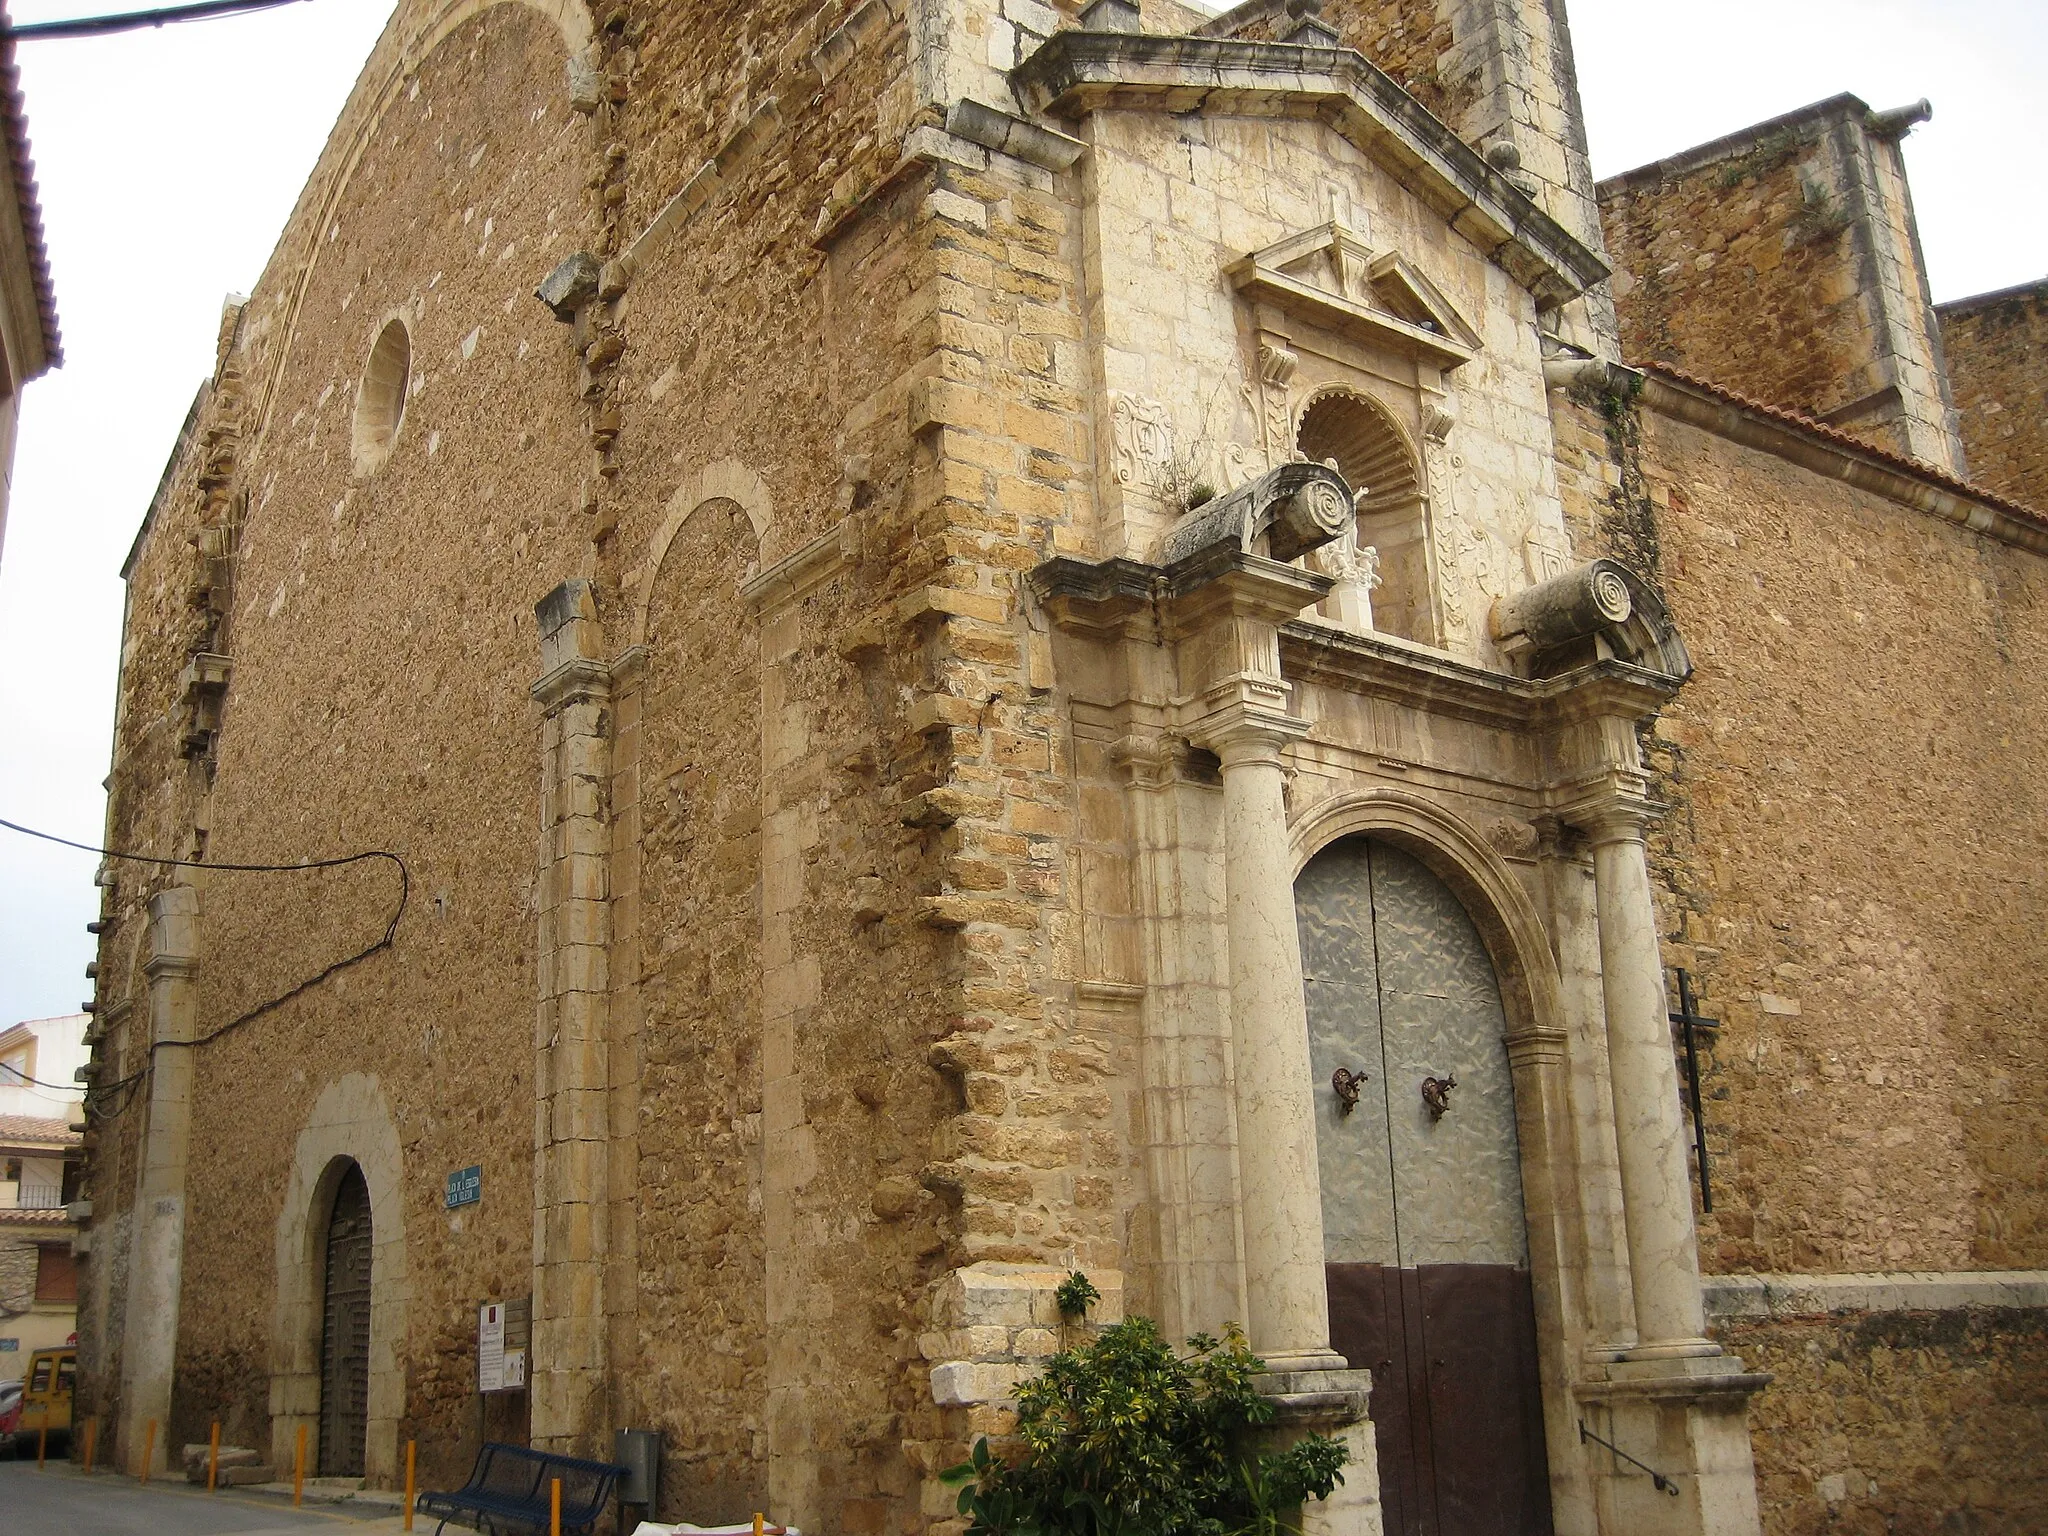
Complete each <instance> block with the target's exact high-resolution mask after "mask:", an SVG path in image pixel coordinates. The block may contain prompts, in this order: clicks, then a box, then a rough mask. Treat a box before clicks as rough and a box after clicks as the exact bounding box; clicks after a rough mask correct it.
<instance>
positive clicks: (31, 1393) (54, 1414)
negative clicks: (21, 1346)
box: [14, 1345, 78, 1450]
mask: <svg viewBox="0 0 2048 1536" xmlns="http://www.w3.org/2000/svg"><path fill="white" fill-rule="evenodd" d="M77 1378H78V1350H77V1349H76V1348H75V1347H72V1346H69V1345H66V1346H64V1347H62V1348H59V1349H39V1350H37V1351H36V1352H35V1353H34V1354H32V1355H30V1356H29V1359H28V1376H27V1378H26V1379H25V1380H24V1382H23V1383H22V1394H21V1406H20V1408H19V1410H18V1414H19V1418H18V1422H17V1423H16V1425H15V1429H14V1434H15V1447H16V1449H17V1450H19V1449H21V1448H22V1447H24V1446H31V1445H33V1444H34V1441H35V1437H36V1433H37V1431H38V1430H48V1431H49V1448H50V1449H52V1450H55V1449H56V1448H58V1447H59V1446H61V1445H64V1444H65V1443H66V1442H67V1441H68V1440H69V1439H70V1436H71V1388H72V1385H73V1383H74V1382H75V1381H76V1380H77Z"/></svg>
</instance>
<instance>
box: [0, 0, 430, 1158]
mask: <svg viewBox="0 0 2048 1536" xmlns="http://www.w3.org/2000/svg"><path fill="white" fill-rule="evenodd" d="M272 3H290V0H272ZM0 827H5V828H6V829H7V830H8V831H10V832H19V833H21V834H22V835H23V836H25V837H36V838H41V839H42V840H43V841H44V842H46V843H56V844H58V845H60V846H62V847H65V848H76V849H77V850H78V851H79V852H81V853H97V854H99V855H101V856H102V857H103V858H109V859H124V860H127V861H128V862H130V863H134V864H154V865H157V866H159V867H161V868H166V869H212V870H219V871H221V872H222V873H224V874H241V875H290V874H299V873H302V872H303V871H305V870H309V869H339V868H341V867H342V866H343V865H347V864H361V863H363V862H365V861H366V860H369V859H389V860H390V861H391V862H392V863H393V864H396V865H397V866H398V906H397V909H396V910H394V911H393V912H392V914H391V921H390V922H389V923H386V924H385V925H384V936H383V937H382V938H380V939H378V940H377V941H376V943H374V944H371V945H369V946H368V947H366V948H364V949H359V950H357V951H356V952H355V953H354V954H352V955H350V956H348V957H347V958H346V959H343V960H337V961H335V962H334V964H332V965H330V966H328V967H327V968H326V969H325V970H323V971H321V972H319V973H318V974H317V975H313V976H309V977H307V978H306V979H305V980H304V981H302V982H300V983H299V984H298V985H297V986H295V987H292V988H290V989H289V990H288V991H284V992H280V993H279V994H278V995H277V996H276V997H273V998H272V999H270V1001H269V1002H267V1003H258V1004H257V1005H256V1006H255V1007H254V1008H251V1009H250V1010H249V1011H248V1012H247V1013H244V1014H242V1015H240V1016H239V1017H237V1018H233V1019H230V1020H228V1022H227V1023H225V1024H223V1025H221V1027H220V1028H219V1029H216V1030H213V1031H211V1032H210V1033H208V1034H204V1035H201V1036H199V1037H198V1038H197V1039H194V1040H152V1041H151V1042H150V1046H149V1051H150V1064H146V1065H144V1066H142V1067H140V1068H138V1069H137V1070H136V1071H134V1072H131V1073H129V1074H128V1075H127V1076H126V1077H123V1078H117V1079H116V1080H115V1081H113V1082H111V1083H106V1084H98V1083H95V1084H93V1085H92V1086H91V1088H90V1090H89V1091H90V1092H92V1093H93V1094H94V1095H95V1096H97V1095H99V1094H106V1093H112V1092H113V1091H114V1090H115V1089H117V1088H128V1087H132V1086H133V1085H134V1084H136V1083H138V1082H140V1081H141V1080H142V1079H143V1078H145V1077H147V1076H148V1075H149V1072H150V1065H152V1064H154V1062H155V1060H156V1051H157V1047H158V1046H163V1045H204V1044H206V1042H207V1041H209V1040H218V1039H219V1038H220V1037H221V1036H222V1035H224V1034H226V1033H227V1032H228V1031H229V1030H231V1029H240V1028H241V1027H242V1026H243V1025H244V1024H247V1023H248V1022H249V1021H250V1020H251V1019H256V1018H261V1017H262V1016H263V1015H264V1014H266V1013H269V1012H270V1011H271V1010H272V1009H273V1008H276V1007H279V1006H280V1005H281V1004H284V1003H288V1002H290V1001H291V1000H292V999H293V998H295V997H297V996H298V995H299V994H300V993H302V992H306V991H309V990H311V989H312V988H314V987H317V986H319V985H320V983H321V982H323V981H325V980H326V979H327V978H328V977H330V976H332V975H334V974H335V973H336V972H337V971H343V970H346V969H348V967H350V966H352V965H354V964H355V963H356V962H357V961H359V960H367V959H369V958H370V956H372V955H374V954H376V953H377V951H379V950H380V949H389V948H390V947H391V941H392V939H393V938H394V937H396V935H397V933H398V921H399V919H400V918H402V917H404V916H405V909H406V905H407V904H408V903H409V902H410V901H411V900H412V871H411V870H410V869H409V868H407V867H406V862H405V860H404V859H402V858H400V857H399V856H398V855H397V854H395V853H391V852H389V851H388V850H386V849H383V848H372V849H369V850H368V851H366V852H363V853H350V854H344V855H342V856H341V857H339V858H333V859H306V860H303V861H301V862H300V863H297V864H212V863H207V862H205V861H203V860H197V859H165V858H159V857H158V856H157V855H155V854H150V853H124V852H122V851H120V850H119V849H114V848H101V847H98V846H97V845H95V844H92V843H78V842H73V841H72V840H71V839H70V838H68V837H59V836H57V834H56V833H54V832H38V831H37V830H36V829H35V828H34V827H24V826H23V825H21V823H20V822H16V821H8V820H6V819H5V818H0ZM30 1081H34V1080H33V1079H30ZM37 1086H38V1087H45V1088H47V1087H53V1086H55V1085H53V1084H49V1083H39V1084H37ZM59 1091H60V1092H75V1091H76V1088H75V1086H74V1087H73V1088H72V1089H60V1090H59ZM127 1108H128V1105H127V1103H126V1102H125V1101H124V1102H123V1103H122V1105H121V1107H120V1108H119V1109H115V1110H108V1111H105V1112H103V1113H101V1118H102V1119H108V1120H111V1119H112V1118H113V1117H114V1116H116V1115H119V1114H122V1113H124V1112H125V1111H126V1110H127ZM88 1112H91V1111H88Z"/></svg>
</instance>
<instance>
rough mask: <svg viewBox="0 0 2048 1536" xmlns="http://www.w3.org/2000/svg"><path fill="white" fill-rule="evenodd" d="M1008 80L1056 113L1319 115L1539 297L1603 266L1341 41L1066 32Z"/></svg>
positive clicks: (1586, 282)
mask: <svg viewBox="0 0 2048 1536" xmlns="http://www.w3.org/2000/svg"><path fill="white" fill-rule="evenodd" d="M1010 85H1011V89H1012V90H1014V91H1015V92H1016V94H1017V99H1018V100H1019V101H1020V102H1022V103H1023V104H1024V105H1025V107H1026V108H1027V109H1028V110H1029V111H1031V112H1034V113H1037V114H1041V115H1045V116H1051V117H1059V118H1067V119H1076V118H1081V117H1085V116H1087V115H1088V114H1089V113H1090V112H1094V111H1098V110H1101V109H1105V108H1108V109H1127V110H1150V111H1156V112H1172V113H1187V112H1197V111H1216V112H1225V113H1232V114H1235V115H1238V116H1244V117H1287V118H1296V119H1307V120H1315V121H1320V122H1323V123H1326V124H1328V125H1329V126H1330V127H1331V128H1333V129H1334V130H1336V131H1337V132H1338V133H1341V134H1343V135H1344V137H1345V138H1347V139H1349V140H1350V141H1351V142H1352V143H1354V144H1356V145H1357V146H1358V147H1359V148H1360V149H1361V150H1363V151H1364V152H1365V153H1366V154H1368V155H1370V156H1371V157H1372V158H1373V160H1374V161H1375V162H1376V163H1378V164H1379V165H1381V166H1383V167H1385V168H1386V169H1387V170H1388V171H1389V172H1390V173H1391V174H1392V175H1394V176H1395V177H1396V178H1397V179H1398V180H1399V181H1400V182H1401V183H1402V184H1403V185H1404V186H1406V187H1407V188H1408V189H1409V190H1410V191H1411V192H1413V193H1415V194H1416V195H1417V196H1418V197H1420V198H1421V199H1422V200H1423V201H1424V202H1426V203H1428V204H1429V205H1430V206H1431V207H1433V208H1435V209H1436V210H1437V212H1439V213H1440V214H1442V215H1443V217H1444V218H1445V219H1446V220H1448V221H1449V223H1450V225H1451V227H1452V228H1454V229H1456V230H1457V231H1458V233H1460V234H1461V235H1463V236H1465V238H1466V239H1468V240H1470V241H1472V243H1473V244H1475V245H1476V246H1478V247H1479V248H1480V250H1481V251H1483V252H1485V253H1486V254H1487V255H1488V256H1489V257H1490V258H1491V259H1492V260H1494V261H1495V262H1497V263H1498V264H1499V265H1500V266H1501V267H1502V269H1503V270H1505V271H1506V272H1507V273H1508V275H1509V276H1511V277H1513V278H1514V279H1515V281H1517V282H1518V283H1520V284H1521V285H1522V286H1523V287H1525V288H1527V289H1528V290H1529V291H1530V293H1532V294H1533V295H1534V296H1535V298H1536V302H1537V303H1538V305H1540V306H1542V307H1543V308H1546V309H1548V308H1555V307H1557V306H1558V305H1561V304H1563V303H1565V302H1566V301H1568V300H1570V299H1573V298H1575V297H1577V296H1578V295H1579V294H1581V293H1584V292H1585V291H1586V290H1587V289H1588V288H1590V287H1592V286H1593V285H1594V284H1596V283H1598V282H1600V281H1602V280H1603V279H1604V278H1606V277H1607V275H1608V270H1609V269H1608V266H1607V264H1606V263H1605V262H1604V261H1602V260H1601V259H1600V257H1599V256H1598V255H1596V254H1595V253H1594V252H1593V251H1592V250H1590V249H1588V248H1587V247H1586V246H1585V245H1583V244H1581V243H1580V242H1579V241H1577V240H1575V239H1573V238H1572V236H1571V235H1570V234H1568V233H1567V232H1566V231H1565V229H1564V227H1563V226H1562V225H1560V224H1559V223H1558V222H1557V221H1556V220H1554V219H1552V218H1551V217H1550V216H1549V215H1548V214H1546V213H1545V212H1543V210H1542V209H1540V208H1538V207H1537V206H1536V204H1535V203H1534V202H1532V201H1531V200H1530V199H1529V198H1528V196H1527V195H1525V194H1524V193H1522V192H1520V191H1518V190H1517V189H1516V188H1515V187H1514V186H1513V185H1512V184H1511V183H1510V182H1509V181H1508V180H1507V178H1506V177H1505V176H1503V175H1502V174H1501V173H1500V172H1499V171H1497V170H1495V169H1494V168H1493V167H1492V166H1490V165H1488V164H1487V163H1486V161H1485V160H1484V158H1482V157H1481V156H1480V154H1479V152H1478V151H1477V150H1475V149H1473V148H1472V146H1471V145H1469V144H1467V143H1466V142H1465V141H1464V140H1463V139H1461V138H1459V137H1458V135H1457V134H1456V133H1455V132H1453V131H1452V130H1451V128H1450V127H1449V126H1448V125H1447V124H1445V123H1443V122H1441V121H1440V120H1438V119H1437V118H1436V117H1435V116H1433V115H1432V114H1431V113H1430V111H1429V109H1428V108H1427V107H1425V106H1423V105H1422V103H1421V102H1419V101H1417V100H1416V99H1415V98H1414V97H1413V96H1411V95H1409V94H1408V92H1407V91H1406V90H1404V89H1403V88H1402V87H1401V85H1400V84H1399V83H1398V82H1397V81H1395V80H1394V78H1393V77H1392V76H1391V75H1389V74H1387V73H1386V71H1384V70H1382V69H1380V68H1379V67H1378V66H1376V65H1374V64H1372V63H1371V62H1369V61H1368V60H1367V59H1366V58H1365V56H1364V55H1362V54H1359V53H1356V52H1354V51H1352V50H1351V49H1348V48H1315V47H1303V46H1301V45H1298V44H1294V43H1258V42H1246V41H1243V40H1241V39H1237V38H1215V37H1175V36H1162V35H1159V34H1155V33H1134V32H1089V31H1064V32H1058V33H1055V34H1054V35H1053V36H1052V37H1051V38H1049V39H1048V40H1047V41H1046V43H1045V45H1044V46H1043V47H1041V48H1039V49H1038V50H1037V51H1036V52H1035V53H1033V54H1032V55H1031V56H1030V57H1029V58H1027V59H1025V60H1024V61H1023V63H1021V64H1019V65H1018V66H1017V67H1016V68H1015V69H1014V70H1012V71H1011V72H1010Z"/></svg>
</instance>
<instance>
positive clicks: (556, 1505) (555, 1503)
mask: <svg viewBox="0 0 2048 1536" xmlns="http://www.w3.org/2000/svg"><path fill="white" fill-rule="evenodd" d="M548 1536H562V1480H561V1479H560V1478H559V1477H551V1478H549V1479H548Z"/></svg>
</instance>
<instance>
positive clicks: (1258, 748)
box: [1188, 704, 1308, 772]
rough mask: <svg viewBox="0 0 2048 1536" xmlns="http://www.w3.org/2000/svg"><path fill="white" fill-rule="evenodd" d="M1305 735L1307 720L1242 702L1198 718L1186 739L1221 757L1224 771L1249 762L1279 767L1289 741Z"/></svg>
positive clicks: (1306, 732)
mask: <svg viewBox="0 0 2048 1536" xmlns="http://www.w3.org/2000/svg"><path fill="white" fill-rule="evenodd" d="M1307 734H1308V722H1307V721H1306V720H1303V719H1300V718H1298V717H1297V716H1294V715H1282V714H1276V713H1274V712H1272V711H1269V710H1263V709H1258V708H1254V707H1251V706H1248V705H1244V704H1234V705H1230V706H1228V707H1226V708H1224V709H1220V710H1218V711H1216V713H1214V714H1212V715H1208V716H1205V717H1204V718H1203V719H1201V720H1198V721H1196V722H1195V724H1194V725H1193V726H1192V727H1191V728H1190V729H1189V731H1188V739H1189V740H1190V741H1192V742H1194V743H1195V744H1196V745H1197V746H1202V747H1207V748H1208V749H1209V750H1210V751H1211V752H1214V753H1215V754H1216V755H1217V756H1218V757H1220V758H1221V759H1222V760H1223V767H1224V770H1225V771H1226V772H1228V771H1229V770H1230V769H1232V768H1238V767H1243V766H1245V765H1247V764H1252V763H1272V764H1274V765H1275V766H1278V765H1279V764H1280V762H1281V761H1282V754H1283V753H1284V752H1285V751H1286V749H1287V746H1288V743H1290V742H1295V741H1299V740H1300V739H1301V738H1302V737H1304V736H1306V735H1307Z"/></svg>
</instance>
